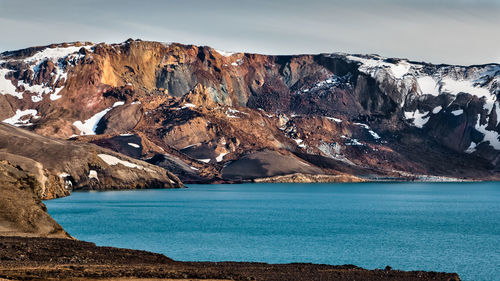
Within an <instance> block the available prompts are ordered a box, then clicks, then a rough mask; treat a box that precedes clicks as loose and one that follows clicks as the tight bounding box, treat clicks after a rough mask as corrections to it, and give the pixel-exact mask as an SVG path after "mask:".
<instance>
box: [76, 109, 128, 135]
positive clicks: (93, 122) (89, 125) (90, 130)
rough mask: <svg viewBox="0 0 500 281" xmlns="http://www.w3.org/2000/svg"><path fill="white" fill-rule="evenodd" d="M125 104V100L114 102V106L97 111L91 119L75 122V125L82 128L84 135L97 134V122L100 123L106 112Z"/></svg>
mask: <svg viewBox="0 0 500 281" xmlns="http://www.w3.org/2000/svg"><path fill="white" fill-rule="evenodd" d="M124 104H125V102H123V101H117V102H115V103H114V104H113V106H112V107H109V108H106V109H104V110H103V111H101V112H98V113H96V114H95V115H94V116H92V117H90V118H89V119H87V120H85V121H83V122H82V121H75V122H73V126H75V127H76V128H78V130H80V135H82V136H83V135H95V130H96V128H97V124H98V123H99V121H101V119H102V117H104V115H106V113H108V111H110V110H111V109H113V108H114V107H117V106H120V105H124Z"/></svg>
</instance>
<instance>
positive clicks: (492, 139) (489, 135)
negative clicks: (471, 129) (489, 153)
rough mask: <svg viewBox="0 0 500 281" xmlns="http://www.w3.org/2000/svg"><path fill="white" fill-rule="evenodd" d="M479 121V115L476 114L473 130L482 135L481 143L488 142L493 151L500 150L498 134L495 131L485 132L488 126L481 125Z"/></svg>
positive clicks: (499, 135)
mask: <svg viewBox="0 0 500 281" xmlns="http://www.w3.org/2000/svg"><path fill="white" fill-rule="evenodd" d="M480 120H481V115H480V114H478V116H477V123H476V126H475V128H476V130H478V131H479V132H481V133H483V134H484V138H483V141H482V142H488V143H489V144H490V146H491V147H493V148H494V149H495V150H500V140H499V137H500V134H499V133H498V132H495V131H489V130H486V127H487V126H488V124H484V125H481V124H480Z"/></svg>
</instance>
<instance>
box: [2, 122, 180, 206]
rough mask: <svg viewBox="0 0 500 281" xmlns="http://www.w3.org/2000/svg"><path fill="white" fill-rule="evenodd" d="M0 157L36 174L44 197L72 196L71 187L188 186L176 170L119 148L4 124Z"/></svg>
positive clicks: (130, 187) (38, 186) (38, 195)
mask: <svg viewBox="0 0 500 281" xmlns="http://www.w3.org/2000/svg"><path fill="white" fill-rule="evenodd" d="M0 159H3V160H6V161H8V162H9V163H10V164H12V165H14V166H17V167H19V168H20V169H22V170H23V171H25V172H27V173H30V174H31V175H32V176H33V178H34V179H35V180H36V182H37V184H36V185H35V186H34V192H35V193H36V195H37V197H38V198H41V199H51V198H57V197H61V196H66V195H69V192H70V191H71V190H81V189H85V190H89V189H90V190H108V189H133V188H174V187H182V186H183V185H182V183H181V181H180V180H179V179H178V178H177V177H176V176H175V175H173V174H172V173H170V172H168V171H166V170H164V169H163V168H160V167H158V166H154V165H151V164H148V163H146V162H142V161H138V160H136V159H133V158H130V157H127V156H125V155H121V154H119V153H116V152H113V151H110V150H107V149H104V148H101V147H98V146H95V145H91V144H85V143H76V142H70V141H66V140H60V139H52V138H49V137H45V136H40V135H37V134H35V133H33V132H29V131H27V130H24V129H20V128H16V127H13V126H10V125H7V124H0Z"/></svg>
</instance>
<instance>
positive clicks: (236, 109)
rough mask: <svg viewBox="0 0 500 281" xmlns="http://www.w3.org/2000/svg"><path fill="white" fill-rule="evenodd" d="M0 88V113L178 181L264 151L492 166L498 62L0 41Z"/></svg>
mask: <svg viewBox="0 0 500 281" xmlns="http://www.w3.org/2000/svg"><path fill="white" fill-rule="evenodd" d="M0 93H1V95H0V109H2V111H1V112H0V117H1V118H3V120H4V122H7V123H10V124H13V125H15V126H22V127H25V128H27V129H29V130H32V131H34V132H36V133H38V134H42V135H46V136H52V137H59V138H69V137H71V136H73V135H78V137H76V138H73V139H74V140H76V141H78V142H92V143H95V144H98V145H103V146H105V147H107V148H109V149H112V150H115V151H119V152H124V153H126V154H127V155H129V156H131V157H134V158H137V159H142V160H147V161H148V162H150V163H152V164H156V165H160V166H161V165H163V166H164V167H171V168H174V169H176V171H177V172H178V173H179V176H180V178H181V180H183V181H186V182H219V181H232V180H235V179H242V180H252V179H253V177H243V176H241V175H240V176H237V175H236V176H230V177H225V176H224V174H226V175H232V174H228V173H225V172H224V169H225V168H224V167H225V166H228V167H229V166H230V165H234V164H231V162H232V161H237V160H239V159H244V158H245V157H247V155H250V154H252V153H255V152H258V151H264V150H265V151H273V152H275V153H280V154H283V155H285V154H289V155H291V154H293V155H294V157H299V158H300V159H301V160H300V161H305V162H307V163H306V164H308V165H310V167H311V169H314V170H315V171H314V172H313V174H325V175H337V174H341V173H347V174H351V175H354V176H360V177H363V178H365V179H378V178H395V179H403V180H404V179H419V178H422V177H427V176H436V177H457V178H462V179H479V180H492V179H499V178H500V175H499V173H500V166H499V165H500V162H499V161H500V139H499V133H500V122H499V120H500V119H499V118H500V117H499V116H500V103H499V101H498V96H499V95H500V65H498V64H488V65H480V66H454V65H433V64H428V63H421V62H412V61H409V60H406V59H390V58H382V57H380V56H376V55H348V54H320V55H297V56H266V55H258V54H245V53H228V52H221V51H217V50H214V49H212V48H210V47H197V46H192V45H182V44H163V43H158V42H145V41H140V40H127V41H126V42H124V43H121V44H110V45H108V44H91V43H70V44H58V45H51V46H45V47H35V48H29V49H24V50H18V51H12V52H6V53H3V54H2V55H1V56H0ZM127 135H134V136H135V137H136V138H137V139H136V141H137V142H132V143H131V144H130V145H129V142H126V141H125V140H126V138H127ZM139 140H140V143H138V142H139ZM137 146H139V147H137ZM134 149H135V150H134ZM292 162H293V161H292ZM292 162H291V165H293V163H292ZM254 164H258V165H261V166H260V167H258V168H257V169H263V166H262V165H265V164H264V162H262V163H261V162H259V163H257V162H255V163H254ZM254 164H253V165H254ZM285 172H286V173H288V172H291V173H295V172H301V171H298V170H296V169H288V170H287V169H284V170H283V173H285ZM281 175H284V174H280V173H277V174H272V175H271V174H269V175H265V174H263V175H262V176H281ZM255 176H261V175H257V174H256V175H255Z"/></svg>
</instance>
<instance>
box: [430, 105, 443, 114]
mask: <svg viewBox="0 0 500 281" xmlns="http://www.w3.org/2000/svg"><path fill="white" fill-rule="evenodd" d="M442 109H443V107H442V106H437V107H435V108H434V109H433V110H432V114H438V113H439V112H440V111H441V110H442Z"/></svg>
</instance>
